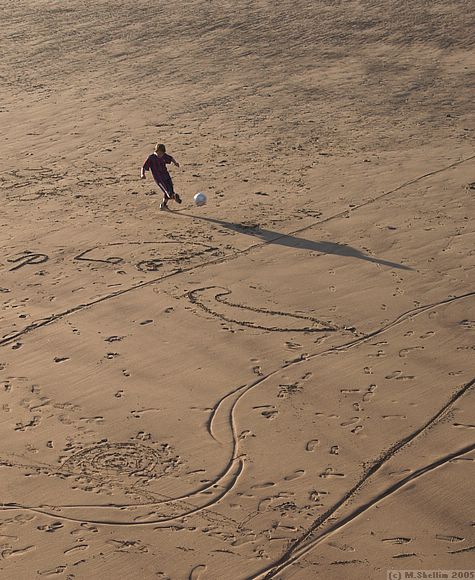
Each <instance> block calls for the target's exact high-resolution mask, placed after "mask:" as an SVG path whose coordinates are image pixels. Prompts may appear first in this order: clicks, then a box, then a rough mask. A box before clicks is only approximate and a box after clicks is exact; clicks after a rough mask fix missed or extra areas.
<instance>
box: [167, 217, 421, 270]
mask: <svg viewBox="0 0 475 580" xmlns="http://www.w3.org/2000/svg"><path fill="white" fill-rule="evenodd" d="M177 213H179V215H182V216H186V217H191V218H193V219H197V220H202V221H205V222H210V223H213V224H217V225H219V226H222V227H224V228H227V229H230V230H233V231H235V232H238V233H240V234H247V235H248V236H254V237H256V238H260V239H261V240H263V241H265V242H268V243H272V244H280V245H281V246H287V247H291V248H301V249H303V250H311V251H312V252H320V253H322V254H335V255H338V256H348V257H350V258H358V259H359V260H366V261H367V262H373V263H374V264H381V265H382V266H388V267H390V268H397V269H398V270H413V268H411V267H410V266H405V265H404V264H398V263H397V262H390V261H388V260H380V259H379V258H373V257H372V256H368V255H367V254H365V253H364V252H362V251H361V250H357V249H356V248H352V247H351V246H348V245H347V244H339V243H337V242H325V241H320V242H314V241H312V240H306V239H305V238H297V237H295V236H292V235H289V234H280V233H279V232H273V231H272V230H265V229H263V228H260V227H259V224H245V223H244V224H240V223H232V222H226V221H223V220H218V219H214V218H210V217H203V216H195V215H191V214H186V213H183V212H177Z"/></svg>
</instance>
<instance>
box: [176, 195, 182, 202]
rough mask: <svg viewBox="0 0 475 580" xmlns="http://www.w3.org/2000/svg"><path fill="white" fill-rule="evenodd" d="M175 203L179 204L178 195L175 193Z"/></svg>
mask: <svg viewBox="0 0 475 580" xmlns="http://www.w3.org/2000/svg"><path fill="white" fill-rule="evenodd" d="M175 201H176V202H177V203H181V197H180V196H179V195H178V193H175Z"/></svg>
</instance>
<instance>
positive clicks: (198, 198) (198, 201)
mask: <svg viewBox="0 0 475 580" xmlns="http://www.w3.org/2000/svg"><path fill="white" fill-rule="evenodd" d="M193 201H194V202H195V205H197V206H198V207H199V206H201V205H206V202H207V201H208V200H207V199H206V195H205V194H204V193H201V192H199V193H197V194H196V195H195V197H194V198H193Z"/></svg>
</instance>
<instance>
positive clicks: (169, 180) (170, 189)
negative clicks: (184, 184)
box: [164, 175, 181, 203]
mask: <svg viewBox="0 0 475 580" xmlns="http://www.w3.org/2000/svg"><path fill="white" fill-rule="evenodd" d="M164 182H165V187H166V190H167V195H168V198H169V199H174V200H175V201H176V202H177V203H181V198H180V196H179V195H178V193H175V190H174V188H173V181H172V178H171V177H170V176H169V175H168V176H166V177H165V179H164Z"/></svg>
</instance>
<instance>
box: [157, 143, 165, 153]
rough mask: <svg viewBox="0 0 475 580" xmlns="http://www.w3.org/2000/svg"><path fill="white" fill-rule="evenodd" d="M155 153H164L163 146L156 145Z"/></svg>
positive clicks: (160, 144)
mask: <svg viewBox="0 0 475 580" xmlns="http://www.w3.org/2000/svg"><path fill="white" fill-rule="evenodd" d="M155 151H156V152H157V153H158V152H159V151H160V153H165V152H166V149H165V145H164V144H163V143H157V144H156V145H155Z"/></svg>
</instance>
